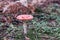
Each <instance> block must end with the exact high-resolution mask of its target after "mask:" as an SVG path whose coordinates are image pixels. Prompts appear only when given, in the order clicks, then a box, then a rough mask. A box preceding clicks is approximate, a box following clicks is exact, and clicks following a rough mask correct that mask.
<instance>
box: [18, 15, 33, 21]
mask: <svg viewBox="0 0 60 40" xmlns="http://www.w3.org/2000/svg"><path fill="white" fill-rule="evenodd" d="M17 19H18V20H32V19H33V16H32V15H19V16H17Z"/></svg>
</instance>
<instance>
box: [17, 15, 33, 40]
mask: <svg viewBox="0 0 60 40" xmlns="http://www.w3.org/2000/svg"><path fill="white" fill-rule="evenodd" d="M17 19H18V20H22V21H23V30H24V37H25V40H27V38H28V37H27V38H26V34H27V24H26V21H28V20H32V19H33V16H32V15H25V14H24V15H19V16H17Z"/></svg>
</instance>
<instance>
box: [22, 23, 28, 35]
mask: <svg viewBox="0 0 60 40" xmlns="http://www.w3.org/2000/svg"><path fill="white" fill-rule="evenodd" d="M23 30H24V34H27V24H26V22H24V23H23Z"/></svg>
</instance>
